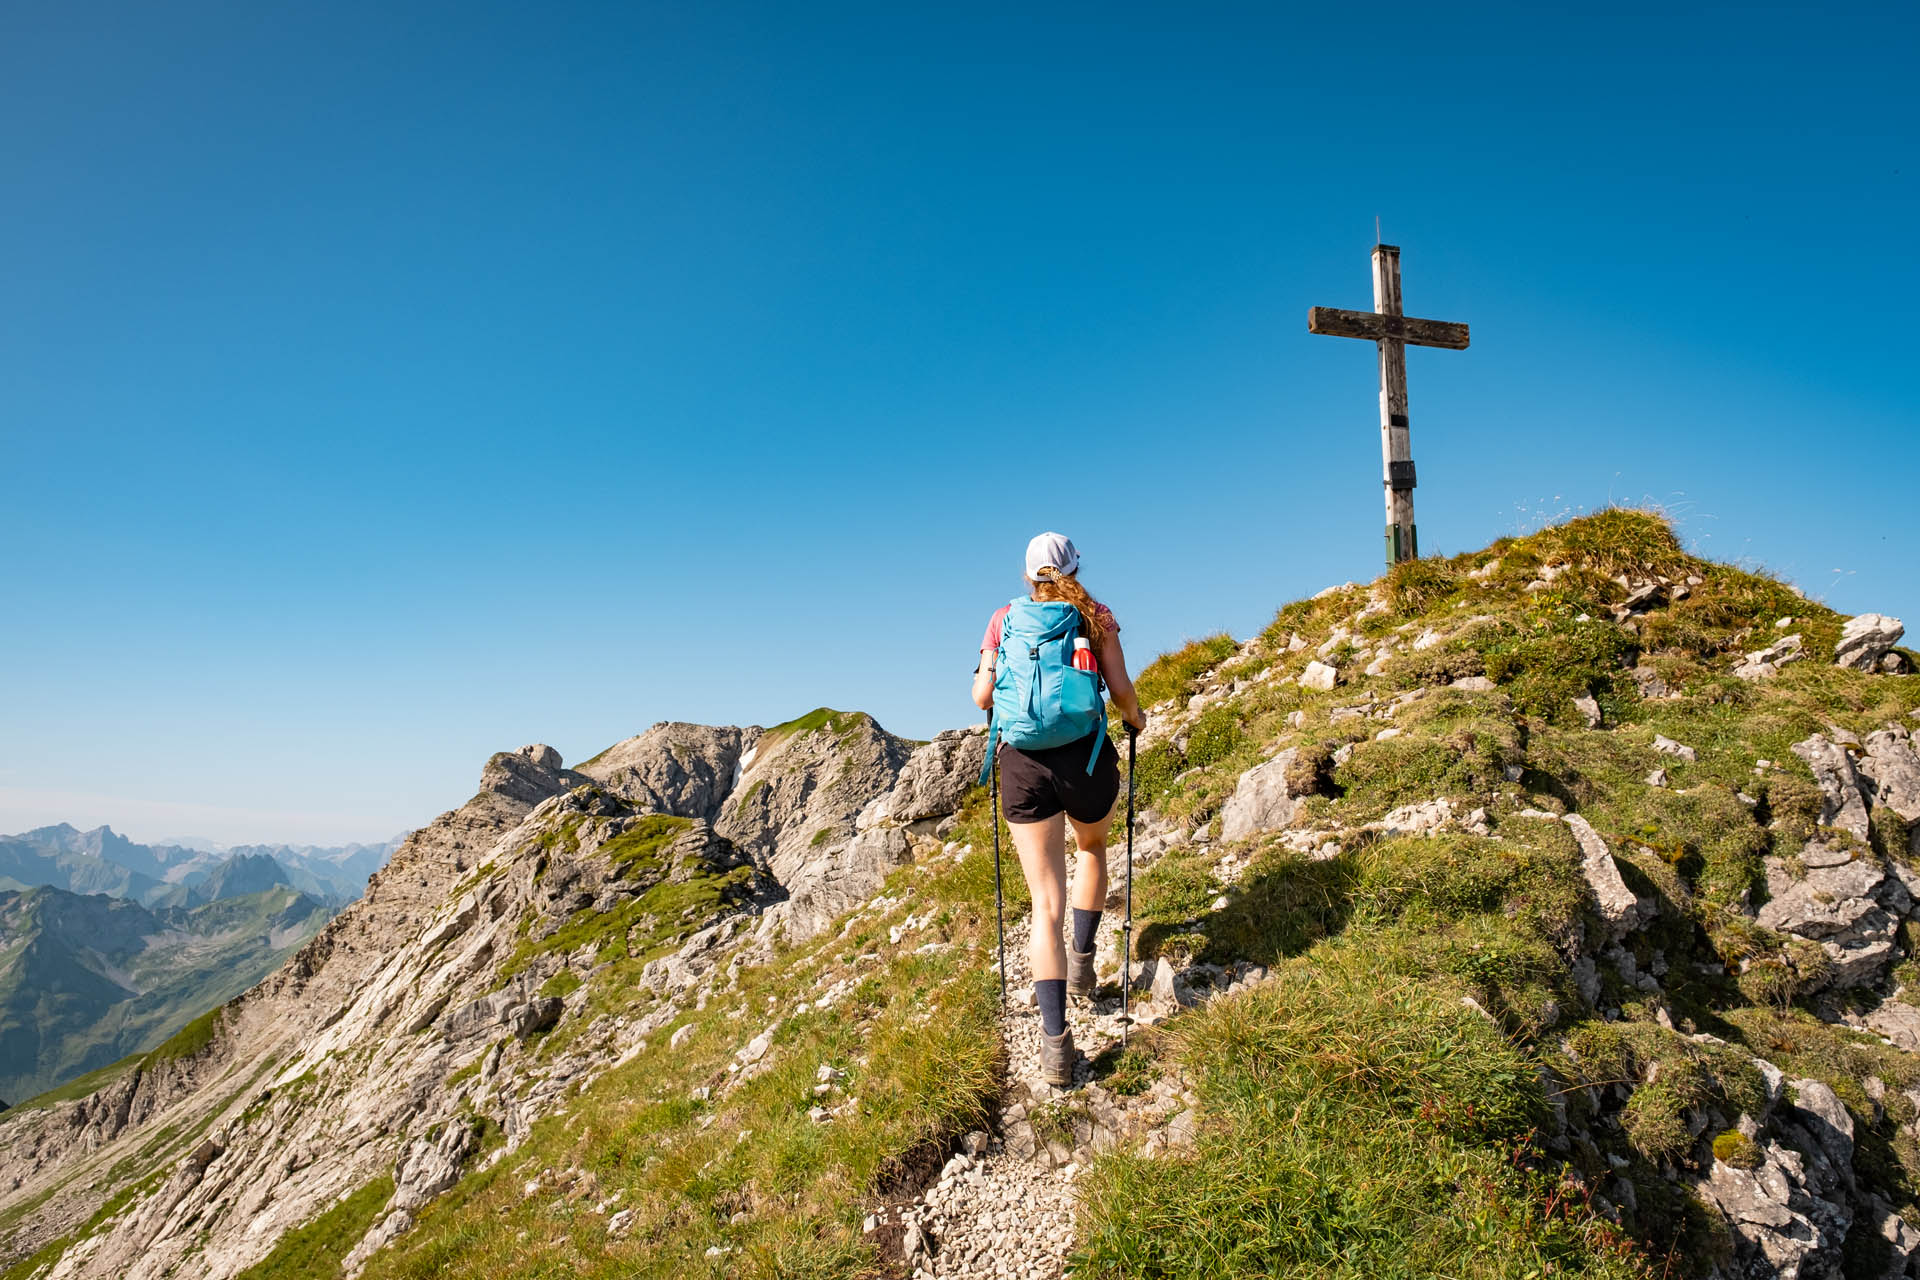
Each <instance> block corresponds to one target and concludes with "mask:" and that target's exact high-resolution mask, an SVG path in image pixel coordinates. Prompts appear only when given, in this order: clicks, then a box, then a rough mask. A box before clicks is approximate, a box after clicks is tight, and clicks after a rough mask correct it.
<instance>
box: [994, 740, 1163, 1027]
mask: <svg viewBox="0 0 1920 1280" xmlns="http://www.w3.org/2000/svg"><path fill="white" fill-rule="evenodd" d="M1139 738H1140V731H1139V730H1138V729H1135V728H1134V727H1133V726H1132V725H1128V726H1127V920H1126V923H1125V924H1123V925H1121V926H1120V1047H1121V1048H1122V1049H1125V1048H1126V1047H1127V1028H1128V1027H1129V1026H1131V1025H1132V1024H1133V1014H1132V1006H1131V1004H1130V1003H1129V999H1128V995H1127V989H1128V988H1129V987H1131V986H1133V751H1134V744H1135V743H1136V742H1137V741H1138V740H1139ZM994 830H995V831H996V832H997V831H998V830H999V828H998V827H995V828H994Z"/></svg>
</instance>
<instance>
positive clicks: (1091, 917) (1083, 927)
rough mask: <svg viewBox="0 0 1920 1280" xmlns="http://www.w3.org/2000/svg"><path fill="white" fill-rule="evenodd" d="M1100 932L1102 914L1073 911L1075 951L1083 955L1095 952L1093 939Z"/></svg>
mask: <svg viewBox="0 0 1920 1280" xmlns="http://www.w3.org/2000/svg"><path fill="white" fill-rule="evenodd" d="M1099 932H1100V913H1099V912H1098V911H1082V910H1081V909H1080V908H1078V907H1075V908H1074V909H1073V949H1074V950H1075V951H1078V952H1079V953H1080V954H1081V955H1085V954H1087V952H1089V951H1091V950H1093V937H1094V935H1095V934H1097V933H1099Z"/></svg>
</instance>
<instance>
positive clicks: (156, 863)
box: [0, 822, 404, 909]
mask: <svg viewBox="0 0 1920 1280" xmlns="http://www.w3.org/2000/svg"><path fill="white" fill-rule="evenodd" d="M403 838H404V837H403V836H396V837H395V838H393V839H392V840H386V841H382V842H380V843H378V844H348V845H337V846H321V845H292V844H272V845H266V844H249V845H219V844H215V843H213V842H212V841H207V840H192V841H191V842H188V841H175V842H170V843H164V844H152V845H147V844H139V843H136V842H135V841H132V840H129V839H127V838H126V837H125V836H123V835H120V834H118V833H117V832H115V831H114V830H113V829H112V828H111V827H95V828H94V829H93V830H91V831H81V830H78V829H76V828H74V827H72V826H70V825H68V824H67V823H64V822H63V823H60V824H59V825H58V826H52V827H37V828H35V829H34V830H32V831H23V832H21V833H20V834H18V835H11V836H0V889H31V888H35V887H37V886H41V885H47V886H51V887H53V888H56V889H65V890H66V891H68V892H69V893H80V894H89V893H104V894H108V895H110V896H112V897H115V898H126V899H129V900H131V901H134V902H138V903H140V904H141V905H142V906H147V907H193V906H199V905H201V904H203V903H208V902H215V901H218V900H220V899H222V898H230V897H235V896H242V895H245V894H251V893H258V892H260V891H262V890H263V889H266V888H269V887H271V886H274V885H285V886H288V887H290V888H293V889H297V890H299V891H300V892H302V893H304V894H306V895H307V896H308V897H310V898H312V899H313V900H314V901H316V902H319V903H322V904H324V905H326V906H329V907H333V908H336V909H337V908H339V907H342V906H345V905H346V904H347V903H349V902H352V901H353V900H354V899H355V898H358V897H359V896H360V894H361V891H362V890H364V889H365V888H366V885H367V877H368V876H369V875H372V874H373V873H374V872H375V871H377V870H379V869H380V868H381V867H382V866H384V865H385V864H386V861H387V858H388V856H389V855H390V854H392V852H393V851H394V850H395V849H396V848H398V847H399V846H400V841H401V839H403Z"/></svg>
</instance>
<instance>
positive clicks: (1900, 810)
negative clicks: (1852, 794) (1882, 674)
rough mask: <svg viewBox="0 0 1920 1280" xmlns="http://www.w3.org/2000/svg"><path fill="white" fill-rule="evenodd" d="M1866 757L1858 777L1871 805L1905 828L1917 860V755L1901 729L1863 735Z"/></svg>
mask: <svg viewBox="0 0 1920 1280" xmlns="http://www.w3.org/2000/svg"><path fill="white" fill-rule="evenodd" d="M1866 748H1867V754H1866V755H1865V756H1864V757H1862V758H1861V760H1860V762H1859V766H1858V772H1859V776H1860V777H1861V778H1863V779H1864V780H1865V786H1866V789H1867V790H1869V791H1871V793H1872V795H1873V803H1874V804H1876V805H1881V806H1884V807H1885V808H1888V809H1891V810H1893V811H1894V812H1895V813H1897V814H1899V815H1900V818H1901V820H1902V821H1903V822H1905V823H1906V824H1907V844H1908V850H1909V852H1910V853H1911V854H1912V855H1913V856H1915V857H1916V858H1920V751H1915V750H1914V746H1913V738H1912V736H1911V735H1910V734H1909V733H1908V731H1907V729H1906V728H1905V726H1903V725H1894V726H1892V727H1891V728H1887V729H1881V730H1879V731H1877V732H1874V733H1870V734H1868V735H1867V742H1866Z"/></svg>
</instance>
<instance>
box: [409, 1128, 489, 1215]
mask: <svg viewBox="0 0 1920 1280" xmlns="http://www.w3.org/2000/svg"><path fill="white" fill-rule="evenodd" d="M473 1148H474V1133H473V1128H472V1126H471V1125H468V1124H465V1123H454V1124H449V1125H447V1126H446V1127H445V1128H443V1129H442V1130H441V1132H440V1136H439V1138H438V1139H433V1138H427V1137H420V1138H415V1139H414V1140H413V1141H412V1142H410V1143H408V1144H407V1148H406V1150H405V1151H403V1152H401V1154H400V1160H399V1163H397V1164H396V1165H395V1166H394V1170H393V1198H392V1200H390V1201H389V1202H388V1207H389V1208H393V1209H406V1210H414V1209H418V1208H419V1207H420V1206H421V1205H423V1204H425V1203H427V1201H429V1200H431V1199H433V1198H434V1197H435V1196H437V1195H439V1194H440V1193H441V1192H443V1191H445V1190H446V1189H447V1188H448V1187H451V1186H452V1185H453V1184H454V1183H456V1182H458V1181H459V1180H460V1165H461V1163H462V1162H463V1161H464V1160H465V1159H466V1158H467V1156H468V1155H470V1154H472V1152H473Z"/></svg>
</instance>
